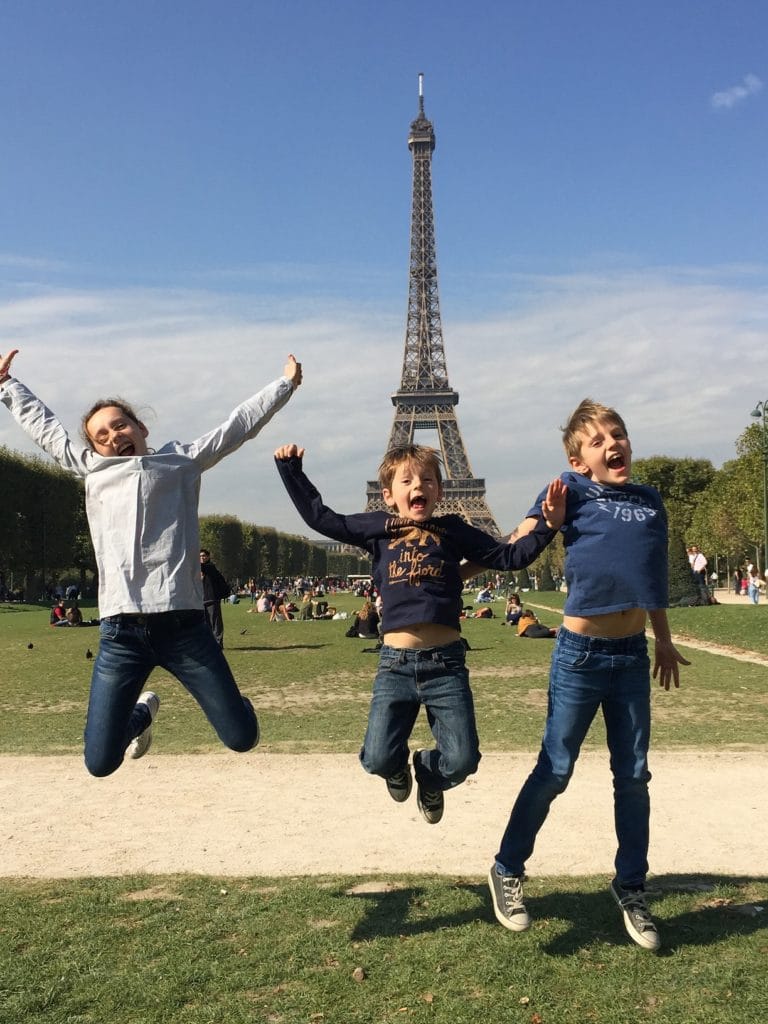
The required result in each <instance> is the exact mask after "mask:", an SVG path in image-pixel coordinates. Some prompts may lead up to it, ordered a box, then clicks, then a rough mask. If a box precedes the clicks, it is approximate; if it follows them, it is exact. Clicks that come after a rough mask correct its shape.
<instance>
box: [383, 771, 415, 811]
mask: <svg viewBox="0 0 768 1024" xmlns="http://www.w3.org/2000/svg"><path fill="white" fill-rule="evenodd" d="M386 783H387V792H388V793H389V795H390V796H391V797H392V799H393V800H394V801H395V802H396V803H398V804H403V803H405V801H406V800H407V799H408V797H409V796H410V795H411V790H412V789H413V776H412V775H411V766H410V765H409V764H406V766H405V768H403V770H402V771H399V772H395V774H394V775H390V777H389V778H388V779H386Z"/></svg>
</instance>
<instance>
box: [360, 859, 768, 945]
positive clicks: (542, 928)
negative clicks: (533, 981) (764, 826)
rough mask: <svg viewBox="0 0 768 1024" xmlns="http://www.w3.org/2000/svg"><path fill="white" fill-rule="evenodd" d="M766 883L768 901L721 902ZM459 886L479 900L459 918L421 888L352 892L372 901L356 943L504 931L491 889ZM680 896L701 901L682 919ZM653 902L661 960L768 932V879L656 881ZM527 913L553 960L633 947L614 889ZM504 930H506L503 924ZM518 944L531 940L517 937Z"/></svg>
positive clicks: (538, 900)
mask: <svg viewBox="0 0 768 1024" xmlns="http://www.w3.org/2000/svg"><path fill="white" fill-rule="evenodd" d="M755 885H758V886H760V887H761V888H763V889H764V891H765V898H763V899H758V900H755V901H753V900H748V899H746V897H745V899H744V900H742V901H740V902H739V901H738V900H733V899H730V898H718V897H717V895H716V893H717V892H718V890H719V891H722V890H723V889H724V888H727V887H731V888H732V887H737V888H739V889H741V888H745V887H748V886H755ZM457 888H458V889H460V890H462V891H464V892H466V893H467V894H469V895H471V896H472V897H474V899H475V902H476V905H475V906H472V907H467V909H466V910H462V911H460V912H458V913H451V914H436V915H433V916H425V915H424V913H423V905H424V899H425V895H426V890H425V889H424V888H422V887H420V886H418V885H415V886H414V885H411V886H405V887H403V888H401V889H398V888H395V889H391V890H388V891H380V892H360V893H347V894H345V895H346V896H347V898H349V897H350V896H351V897H352V898H355V899H365V900H367V901H369V909H368V912H367V913H366V915H365V917H363V918H362V920H361V921H360V922H359V923H358V925H357V927H356V928H355V930H354V932H353V934H352V938H353V939H372V938H379V937H384V936H395V935H400V936H413V935H419V934H423V933H425V932H434V931H438V930H440V929H442V928H459V927H461V926H463V925H467V924H470V923H472V922H476V921H478V920H482V921H487V922H488V923H492V924H493V925H494V927H497V926H498V924H497V922H496V918H495V916H494V912H493V907H492V905H491V898H490V894H489V892H488V888H487V886H486V885H473V884H469V883H459V884H458V885H457ZM679 897H683V898H685V897H688V898H689V899H688V902H689V903H690V898H691V897H694V898H695V899H696V904H697V905H696V906H695V907H694V908H693V909H688V910H685V911H683V912H682V913H677V914H675V913H671V914H670V913H668V912H667V913H665V908H664V904H665V903H674V902H678V898H679ZM648 903H649V906H650V909H651V912H652V914H653V915H654V917H655V918H656V920H657V921H658V924H659V931H660V933H661V937H662V949H661V951H660V954H659V955H661V956H671V955H673V954H674V953H675V952H676V951H678V950H680V949H681V948H684V947H687V946H714V945H717V944H718V943H720V942H722V941H724V940H725V939H727V938H730V937H732V936H733V935H740V936H748V935H752V934H755V933H756V932H760V931H764V930H765V929H766V928H768V878H767V877H758V878H747V877H745V876H724V875H711V874H695V875H660V876H654V878H653V879H652V881H650V882H649V886H648ZM525 904H526V907H527V908H528V911H529V913H530V915H531V917H532V918H533V924H532V926H531V930H530V931H529V932H528V933H526V934H527V936H531V937H533V938H534V939H535V940H537V941H538V942H540V943H541V949H542V952H544V953H547V954H549V955H551V956H571V955H573V954H575V953H578V952H579V950H582V949H584V948H585V947H589V946H591V945H593V944H594V943H595V942H609V943H611V944H613V945H619V944H624V943H628V944H629V945H630V946H631V945H632V942H631V940H630V939H629V938H628V936H627V934H626V932H625V931H624V926H623V923H622V919H621V914H620V912H619V910H618V907H617V906H616V903H615V902H614V899H613V897H612V896H611V894H610V892H609V891H608V887H607V883H606V887H605V888H604V889H603V888H601V889H600V890H598V891H597V892H584V891H578V890H569V889H558V890H556V891H554V892H549V893H544V894H541V895H535V894H533V893H527V894H526V899H525ZM761 907H765V909H764V910H761V909H760V908H761ZM552 921H556V922H558V926H559V928H560V929H562V926H563V925H565V930H560V931H559V933H558V934H557V935H555V936H554V937H553V938H552V939H550V940H547V938H546V934H545V933H546V931H547V930H548V925H549V923H550V922H552ZM498 927H500V926H498ZM510 939H511V940H514V941H526V938H525V937H524V936H523V935H513V934H512V933H510Z"/></svg>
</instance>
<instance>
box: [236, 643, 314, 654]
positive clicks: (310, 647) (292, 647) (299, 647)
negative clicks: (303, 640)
mask: <svg viewBox="0 0 768 1024" xmlns="http://www.w3.org/2000/svg"><path fill="white" fill-rule="evenodd" d="M329 646H330V645H329V644H282V645H277V644H273V645H270V646H266V647H261V646H259V645H257V644H252V645H251V646H250V647H243V646H237V647H230V648H229V650H230V651H232V652H235V651H260V652H262V653H263V652H267V653H268V652H270V651H319V650H321V649H322V648H323V647H329ZM225 650H227V648H226V647H225Z"/></svg>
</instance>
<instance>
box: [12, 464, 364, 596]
mask: <svg viewBox="0 0 768 1024" xmlns="http://www.w3.org/2000/svg"><path fill="white" fill-rule="evenodd" d="M200 544H201V546H202V547H204V548H208V549H209V550H210V552H211V555H212V557H213V560H214V561H215V562H216V564H217V566H218V568H219V571H220V572H221V573H222V574H223V575H224V577H225V578H226V579H227V580H229V581H231V582H234V581H236V580H240V581H242V582H245V580H247V579H249V578H250V577H253V578H254V579H256V580H262V579H265V580H270V581H271V580H272V579H274V578H277V577H293V576H298V575H302V574H305V575H309V576H319V577H327V576H332V577H343V576H346V575H347V574H348V573H364V572H368V571H369V569H370V560H369V559H368V557H367V556H366V555H365V554H364V552H357V551H352V552H347V551H329V550H327V548H326V547H324V546H322V545H321V544H314V543H312V541H310V540H307V539H306V538H305V537H298V536H294V535H291V534H285V533H279V532H278V531H277V530H275V529H274V528H272V527H269V526H257V525H255V524H253V523H244V522H241V520H239V519H237V518H236V517H235V516H228V515H210V516H202V517H201V518H200ZM95 576H96V560H95V557H94V553H93V546H92V544H91V537H90V534H89V532H88V524H87V521H86V517H85V488H84V486H83V483H82V481H81V480H78V479H77V478H76V477H74V476H72V475H71V474H69V473H66V472H65V471H64V470H61V469H59V467H58V466H56V465H54V464H53V463H52V462H50V461H48V460H45V459H43V458H41V457H38V456H34V455H23V454H20V453H18V452H13V451H11V450H10V449H8V448H5V447H2V446H0V577H2V579H3V581H4V585H5V587H6V588H7V589H8V590H10V591H12V592H15V593H18V592H23V593H24V595H25V597H26V599H27V600H31V601H34V600H36V599H38V598H40V597H42V596H43V595H44V594H45V591H46V587H47V585H48V584H49V583H50V582H57V581H59V580H60V579H62V578H65V577H66V578H68V579H72V580H73V581H74V580H77V581H78V582H79V587H80V590H81V592H82V593H91V592H93V593H95V590H96V583H95Z"/></svg>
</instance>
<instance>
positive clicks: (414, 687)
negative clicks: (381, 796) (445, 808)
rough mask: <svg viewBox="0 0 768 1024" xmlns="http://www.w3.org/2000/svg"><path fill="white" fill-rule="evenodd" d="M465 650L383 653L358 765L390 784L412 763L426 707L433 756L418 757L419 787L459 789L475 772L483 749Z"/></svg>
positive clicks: (415, 762)
mask: <svg viewBox="0 0 768 1024" xmlns="http://www.w3.org/2000/svg"><path fill="white" fill-rule="evenodd" d="M464 654H465V649H464V644H462V642H461V641H460V640H458V641H456V643H452V644H445V645H444V646H441V647H429V648H426V649H421V650H419V649H417V650H411V649H409V648H404V647H389V646H388V645H387V644H385V645H384V646H383V647H382V649H381V654H380V657H379V667H378V671H377V673H376V678H375V680H374V683H373V699H372V700H371V709H370V712H369V714H368V729H367V730H366V733H365V739H364V740H363V748H362V750H361V751H360V763H361V764H362V766H363V768H365V770H366V771H367V772H369V773H370V774H371V775H381V776H382V777H383V778H385V779H386V778H390V777H391V776H392V775H396V774H397V772H399V771H401V770H402V769H403V768H405V766H406V764H407V763H408V752H409V751H408V739H409V737H410V735H411V732H412V730H413V726H414V724H415V723H416V718H417V717H418V714H419V710H420V708H421V707H422V705H423V706H424V708H425V710H426V712H427V721H428V722H429V727H430V729H431V730H432V735H433V736H434V738H435V744H436V747H435V749H433V750H422V751H420V752H419V754H418V756H414V760H413V767H414V772H415V774H416V781H417V783H420V784H421V785H422V786H423V787H424V788H425V789H427V790H433V791H434V790H445V789H451V788H452V787H453V786H458V785H459V784H460V783H461V782H463V781H464V780H465V779H466V777H467V776H468V775H472V773H473V772H476V771H477V766H478V763H479V761H480V744H479V740H478V737H477V726H476V724H475V705H474V701H473V699H472V691H471V689H470V688H469V673H468V672H467V669H466V665H465V663H464Z"/></svg>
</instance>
